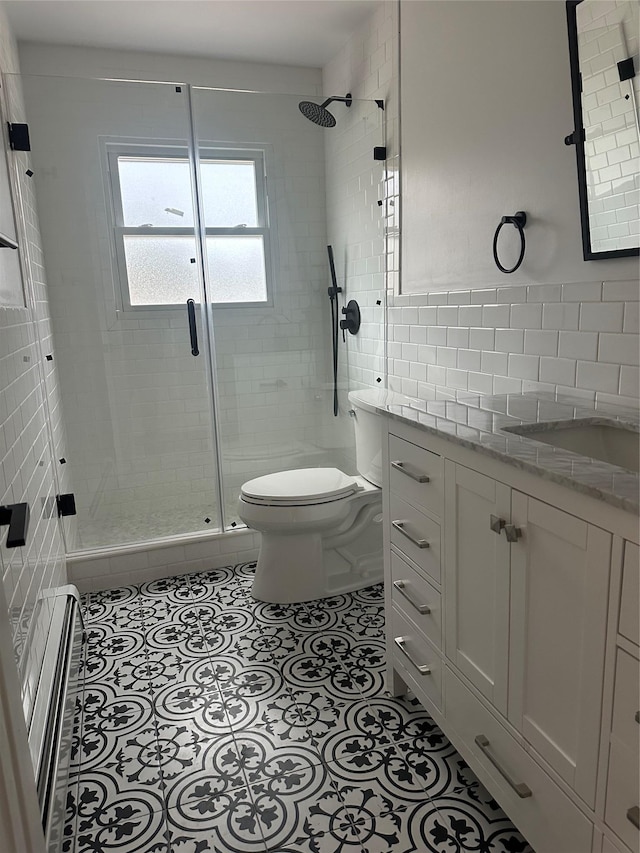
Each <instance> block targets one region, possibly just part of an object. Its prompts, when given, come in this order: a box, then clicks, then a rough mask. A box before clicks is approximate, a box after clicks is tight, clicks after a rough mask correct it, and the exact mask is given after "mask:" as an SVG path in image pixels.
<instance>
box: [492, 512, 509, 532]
mask: <svg viewBox="0 0 640 853" xmlns="http://www.w3.org/2000/svg"><path fill="white" fill-rule="evenodd" d="M506 523H507V522H506V521H505V520H504V518H498V516H497V515H490V516H489V527H490V528H491V530H493V532H494V533H500V531H501V530H502V528H503V527H504V526H505V524H506Z"/></svg>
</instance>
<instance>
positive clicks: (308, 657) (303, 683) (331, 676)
mask: <svg viewBox="0 0 640 853" xmlns="http://www.w3.org/2000/svg"><path fill="white" fill-rule="evenodd" d="M280 666H281V672H282V675H283V678H284V680H285V681H286V683H287V684H288V686H289V689H290V690H291V692H292V693H294V694H296V693H299V692H301V691H303V692H313V693H318V694H320V695H324V696H327V697H329V698H331V699H334V700H338V701H343V702H351V701H360V700H361V699H362V698H363V696H362V692H361V687H360V685H359V684H358V683H357V681H356V680H355V679H354V678H353V677H352V676H351V675H350V673H348V672H347V670H346V669H345V668H344V667H343V666H342V665H341V664H339V663H336V662H335V661H334V660H333V658H324V657H320V656H318V655H314V654H310V653H305V652H301V653H299V654H295V655H292V656H290V657H289V658H287V659H286V660H284V661H281V662H280Z"/></svg>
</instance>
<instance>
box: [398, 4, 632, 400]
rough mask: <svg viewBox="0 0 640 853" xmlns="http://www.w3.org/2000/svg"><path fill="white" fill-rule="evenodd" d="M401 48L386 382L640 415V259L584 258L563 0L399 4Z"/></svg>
mask: <svg viewBox="0 0 640 853" xmlns="http://www.w3.org/2000/svg"><path fill="white" fill-rule="evenodd" d="M611 5H613V2H612V3H611ZM401 45H402V78H401V79H402V170H403V193H404V194H403V208H402V236H403V258H402V288H401V291H402V293H401V294H399V293H398V288H396V289H395V292H394V293H392V294H390V296H389V328H388V337H389V343H388V355H389V362H388V364H389V385H390V387H391V388H392V389H395V390H399V391H403V392H404V393H407V394H410V395H417V396H422V397H433V396H442V397H455V396H459V395H464V394H468V393H471V394H491V393H507V392H509V393H520V392H528V391H547V392H551V393H564V394H570V395H572V396H574V397H579V398H581V399H585V400H588V401H592V402H596V401H598V400H602V401H607V402H615V403H622V404H629V405H637V400H638V396H639V394H640V391H639V384H640V383H639V377H638V292H639V285H638V262H637V259H636V258H632V259H619V260H611V261H591V262H588V263H585V262H584V261H583V260H582V248H581V240H580V218H579V208H578V189H577V178H576V170H575V152H574V150H573V148H569V147H566V146H565V145H564V143H563V138H564V136H565V135H566V134H567V133H568V132H569V131H570V130H571V129H572V110H571V88H570V77H569V60H568V40H567V32H566V21H565V12H564V3H561V2H538V0H535V2H529V0H521V2H517V3H516V2H511V3H505V2H484V0H474V2H463V0H461V2H456V3H437V2H433V3H432V2H406V3H402V4H401ZM636 180H638V178H637V176H636ZM517 209H525V210H526V211H527V212H528V214H529V215H530V222H531V224H530V226H527V229H526V235H527V254H526V258H525V261H524V263H523V265H522V267H521V268H520V270H518V271H517V272H516V273H515V274H513V275H511V276H506V275H503V274H502V273H500V272H498V270H497V269H496V268H495V266H494V264H493V259H492V256H491V243H492V239H493V232H494V230H495V227H496V225H497V223H498V221H499V219H500V216H502V215H503V214H505V213H513V212H515V210H517ZM507 236H508V235H507ZM508 249H509V246H508V241H505V246H504V251H505V258H504V262H508V261H509V256H508V254H507V251H508Z"/></svg>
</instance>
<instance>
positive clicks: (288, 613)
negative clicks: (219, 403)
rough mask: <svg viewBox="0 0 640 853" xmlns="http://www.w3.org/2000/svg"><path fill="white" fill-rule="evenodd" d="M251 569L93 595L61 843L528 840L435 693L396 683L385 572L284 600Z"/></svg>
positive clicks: (381, 845)
mask: <svg viewBox="0 0 640 853" xmlns="http://www.w3.org/2000/svg"><path fill="white" fill-rule="evenodd" d="M254 573H255V563H246V564H242V565H240V566H237V567H235V569H234V568H232V567H226V568H223V569H215V570H212V571H210V572H200V573H198V574H195V575H191V576H185V577H182V578H169V579H166V580H160V581H152V582H149V583H146V584H142V585H141V586H140V587H139V588H136V587H122V588H120V589H118V590H109V591H107V592H105V593H91V594H90V595H89V596H85V597H83V601H82V606H83V611H84V612H85V614H86V616H87V619H88V642H87V656H86V662H85V665H84V672H85V674H86V678H87V685H86V687H87V689H86V693H85V696H84V700H83V702H82V703H81V705H79V711H80V712H81V714H80V717H79V719H78V720H77V723H76V726H75V732H76V733H75V741H74V746H75V753H74V756H73V773H74V776H73V787H72V790H71V794H70V797H69V806H68V816H69V820H68V822H67V825H66V827H65V831H66V833H67V838H66V841H65V844H66V848H65V853H66V851H68V853H85V851H86V853H88V851H91V853H103V851H104V853H106V851H107V850H108V851H111V853H204V851H211V853H246V851H256V853H426V851H430V853H445V851H446V853H448V851H455V853H464V851H467V850H468V851H472V850H473V851H483V853H531V850H530V848H529V846H528V845H527V844H526V842H525V841H524V839H522V837H521V836H520V835H519V834H518V833H517V831H516V830H515V829H514V827H513V826H512V825H511V823H510V822H509V821H508V819H507V818H506V817H505V815H504V814H503V813H502V812H501V811H500V809H499V808H498V806H497V805H496V803H495V802H494V801H493V800H492V798H491V797H490V795H489V794H488V793H487V791H486V790H485V789H484V788H483V787H482V785H480V783H479V782H478V780H477V779H476V778H475V776H474V775H473V774H472V773H471V771H469V769H468V767H467V766H466V764H465V763H464V761H463V760H462V759H461V758H460V756H459V755H458V754H457V753H456V751H455V750H454V749H453V747H452V746H451V744H450V743H449V741H448V740H447V738H446V737H445V736H444V734H443V733H442V732H441V731H440V729H439V728H438V727H437V725H436V724H435V723H434V722H433V720H432V719H431V718H430V717H429V716H428V715H427V714H426V712H425V711H424V709H422V707H421V706H420V705H419V704H418V703H417V702H415V700H413V701H412V700H411V699H410V698H408V699H407V698H401V699H397V698H393V697H390V696H388V694H385V692H384V684H383V676H384V667H385V648H384V614H383V605H384V589H383V586H382V584H378V585H376V586H374V587H370V588H368V589H363V590H359V591H357V592H354V593H350V594H345V595H336V596H332V597H330V598H327V599H322V600H319V601H311V602H304V603H302V604H296V605H277V604H268V603H265V602H260V601H257V600H255V599H253V598H252V596H251V586H252V583H253V577H254ZM75 826H77V831H75V830H74V827H75ZM74 831H75V840H76V845H75V849H74V850H72V849H71V845H70V843H69V842H70V838H71V836H70V835H69V833H72V832H74Z"/></svg>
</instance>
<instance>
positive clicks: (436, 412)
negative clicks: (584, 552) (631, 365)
mask: <svg viewBox="0 0 640 853" xmlns="http://www.w3.org/2000/svg"><path fill="white" fill-rule="evenodd" d="M373 406H374V407H375V409H376V410H377V411H378V412H379V413H380V414H385V415H387V417H389V418H392V419H393V420H398V421H402V422H403V423H406V424H410V425H411V426H415V427H418V428H419V429H422V430H424V431H425V432H428V433H431V434H433V435H437V436H439V437H440V438H443V439H446V440H448V441H451V442H453V443H455V444H460V445H463V446H464V447H469V448H472V449H473V450H477V451H478V452H479V453H483V454H485V455H487V456H492V457H493V458H494V459H499V460H500V461H502V462H507V463H508V464H510V465H514V466H515V467H517V468H521V469H522V470H524V471H529V472H530V473H532V474H536V475H538V476H540V477H543V478H544V479H546V480H550V481H553V482H555V483H559V484H561V485H563V486H567V487H568V488H570V489H573V490H575V491H578V492H581V493H582V494H585V495H589V496H590V497H593V498H596V499H598V500H602V501H605V502H606V503H608V504H611V505H612V506H616V507H619V508H620V509H623V510H626V511H628V512H634V513H637V512H638V510H639V508H640V500H639V491H640V477H639V476H638V474H636V473H634V472H632V471H629V470H627V469H626V468H620V467H618V466H617V465H611V464H609V463H607V462H601V461H599V460H597V459H592V458H590V457H587V456H582V455H579V454H578V453H574V452H572V451H569V450H563V449H561V448H559V447H553V446H552V445H549V444H542V443H541V442H539V441H535V440H533V438H534V436H532V437H531V438H529V437H526V436H524V435H516V434H513V433H509V432H502V431H501V430H502V429H504V427H514V426H518V425H520V424H540V425H541V426H540V430H543V429H545V428H546V429H551V428H552V427H555V426H557V424H559V423H562V422H566V421H574V420H578V419H586V420H590V421H591V422H601V423H605V424H606V423H607V422H609V423H610V422H611V421H617V422H619V423H620V425H624V426H625V427H627V428H629V429H631V430H633V431H635V432H638V431H639V430H640V412H639V411H638V410H635V409H628V408H622V407H619V406H606V405H599V406H598V407H597V408H596V407H593V406H590V405H588V404H583V403H581V402H579V401H577V400H574V399H572V398H570V397H558V398H555V397H553V396H552V395H548V396H546V395H544V394H500V395H495V396H477V397H468V398H465V399H462V400H414V399H411V398H408V397H407V398H404V399H400V395H398V394H390V395H388V396H387V397H386V398H385V397H384V396H383V395H380V397H379V398H378V399H377V400H376V402H375V403H373ZM543 424H544V426H542V425H543ZM638 440H639V442H640V435H638Z"/></svg>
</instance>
